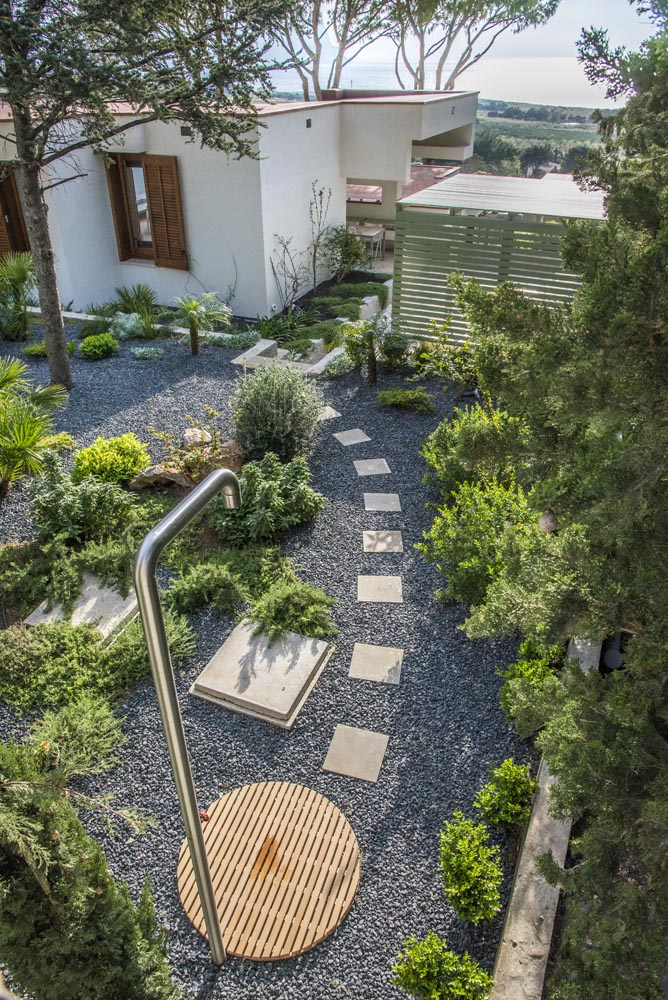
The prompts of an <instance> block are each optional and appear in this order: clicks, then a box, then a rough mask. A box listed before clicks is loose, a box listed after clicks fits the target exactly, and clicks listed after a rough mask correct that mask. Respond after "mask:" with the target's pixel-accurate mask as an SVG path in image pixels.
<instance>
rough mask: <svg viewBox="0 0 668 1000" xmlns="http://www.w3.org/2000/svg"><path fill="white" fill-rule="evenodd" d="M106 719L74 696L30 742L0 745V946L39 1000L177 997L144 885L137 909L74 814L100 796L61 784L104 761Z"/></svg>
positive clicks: (108, 732) (108, 735)
mask: <svg viewBox="0 0 668 1000" xmlns="http://www.w3.org/2000/svg"><path fill="white" fill-rule="evenodd" d="M77 716H78V719H79V724H77ZM98 727H101V729H102V731H103V733H104V739H101V738H100V735H101V734H100V732H99V728H98ZM112 727H113V719H110V718H109V714H108V713H106V714H104V713H103V714H101V713H100V710H99V709H97V710H95V711H93V710H92V709H91V706H90V703H88V705H87V704H85V703H80V704H79V706H78V711H77V712H76V713H74V712H70V713H69V718H67V719H65V718H64V717H61V718H60V719H59V718H57V717H53V716H52V717H50V718H48V719H46V720H45V722H44V723H43V724H42V728H41V732H40V729H39V728H38V730H37V731H36V732H35V733H34V735H33V739H32V741H31V742H30V743H27V744H24V745H21V744H16V743H11V744H9V745H3V744H0V773H1V774H2V776H3V783H2V788H1V789H0V816H1V819H0V848H1V849H0V894H1V896H2V906H1V907H0V953H1V954H2V958H3V962H4V963H6V965H7V968H8V970H9V972H10V974H11V975H12V977H13V979H14V980H15V981H16V983H17V986H18V988H19V989H20V990H21V991H22V992H23V991H29V992H30V993H31V994H32V995H34V996H36V997H39V998H40V1000H91V998H92V997H95V998H96V1000H117V998H119V997H123V998H124V1000H176V998H177V994H176V991H175V990H174V987H173V986H172V983H171V981H170V973H169V966H168V964H167V960H166V957H165V948H166V936H165V933H164V932H163V931H162V930H160V929H159V928H158V926H157V924H156V920H155V912H154V909H153V903H152V900H151V892H150V884H149V883H146V884H145V885H144V888H143V891H142V895H141V900H140V902H139V905H138V906H136V907H135V906H134V905H133V903H132V901H131V899H130V896H129V894H128V890H127V886H126V885H125V884H124V883H120V884H117V883H116V882H115V881H114V879H113V878H112V876H111V873H110V871H109V867H108V863H107V860H106V859H105V857H104V854H103V853H102V851H101V850H100V847H99V846H98V845H97V844H96V843H95V841H94V840H93V839H92V838H91V837H89V836H88V834H87V833H86V832H85V830H84V828H83V826H82V825H81V822H80V821H79V819H78V816H77V812H76V809H75V805H77V806H79V807H87V808H91V807H92V806H95V805H97V807H98V808H103V803H95V801H94V800H91V799H89V798H88V797H85V796H83V795H81V794H80V793H78V792H76V791H75V790H73V789H70V788H68V787H67V782H68V780H69V779H70V778H71V777H72V776H73V775H74V774H81V775H86V774H95V773H98V772H99V771H100V770H101V769H104V767H106V766H107V762H108V761H107V757H108V750H109V747H108V743H109V740H112V742H113V731H112ZM91 737H92V739H91ZM105 744H106V745H105Z"/></svg>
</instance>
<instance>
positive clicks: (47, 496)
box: [31, 451, 136, 543]
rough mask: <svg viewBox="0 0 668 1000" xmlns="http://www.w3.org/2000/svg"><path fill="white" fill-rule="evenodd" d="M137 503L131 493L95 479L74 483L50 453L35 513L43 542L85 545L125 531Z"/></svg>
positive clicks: (38, 484)
mask: <svg viewBox="0 0 668 1000" xmlns="http://www.w3.org/2000/svg"><path fill="white" fill-rule="evenodd" d="M135 503H136V498H135V497H134V496H133V495H132V494H131V493H127V492H126V491H125V490H122V489H121V488H120V487H119V486H116V485H115V484H114V483H108V482H103V481H102V480H100V479H97V478H96V477H94V476H85V477H84V478H83V479H82V480H80V482H78V483H74V482H73V481H72V476H71V475H69V474H68V473H66V472H64V471H63V469H62V466H61V464H60V462H59V460H58V457H57V455H56V453H55V452H53V451H50V452H47V453H46V455H45V456H44V470H43V474H42V477H41V478H40V479H39V480H38V481H37V482H36V483H35V485H34V487H33V490H32V503H31V513H32V516H33V520H34V521H35V524H36V525H37V536H38V538H39V539H40V541H48V540H49V539H52V538H55V537H56V535H59V536H60V537H61V538H62V539H63V540H65V541H68V542H70V543H71V542H82V541H87V540H88V539H90V538H107V537H108V536H109V535H113V534H115V533H116V532H119V531H121V530H122V529H123V527H124V526H125V525H126V523H127V520H128V516H129V514H130V511H131V510H132V508H133V507H134V505H135Z"/></svg>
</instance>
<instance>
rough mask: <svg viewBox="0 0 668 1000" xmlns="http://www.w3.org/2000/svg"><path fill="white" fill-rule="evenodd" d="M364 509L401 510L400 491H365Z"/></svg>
mask: <svg viewBox="0 0 668 1000" xmlns="http://www.w3.org/2000/svg"><path fill="white" fill-rule="evenodd" d="M364 509H365V510H381V511H397V510H401V500H400V499H399V494H398V493H365V494H364Z"/></svg>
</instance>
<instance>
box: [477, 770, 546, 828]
mask: <svg viewBox="0 0 668 1000" xmlns="http://www.w3.org/2000/svg"><path fill="white" fill-rule="evenodd" d="M537 789H538V783H537V782H536V781H534V779H533V778H532V777H531V772H530V768H529V765H528V764H516V763H515V762H514V761H513V758H512V757H509V758H507V759H506V760H504V761H503V763H502V764H500V765H499V767H493V768H490V780H489V781H488V782H487V783H486V784H485V785H483V786H482V788H481V789H480V791H479V792H478V794H477V795H476V797H475V799H474V801H473V805H474V806H475V807H476V809H477V810H478V812H479V813H480V815H481V816H482V818H483V819H484V820H485V822H486V823H491V824H492V825H493V826H500V827H514V826H524V824H525V823H526V822H527V821H528V819H529V816H530V815H531V803H532V801H533V796H534V794H535V793H536V791H537Z"/></svg>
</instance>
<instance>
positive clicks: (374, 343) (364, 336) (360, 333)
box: [343, 316, 387, 385]
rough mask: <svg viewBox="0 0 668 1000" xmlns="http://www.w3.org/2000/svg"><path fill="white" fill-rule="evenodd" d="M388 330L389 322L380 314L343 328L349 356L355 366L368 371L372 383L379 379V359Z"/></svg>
mask: <svg viewBox="0 0 668 1000" xmlns="http://www.w3.org/2000/svg"><path fill="white" fill-rule="evenodd" d="M386 332H387V322H386V321H385V320H382V319H381V318H380V317H379V316H374V317H373V319H370V320H366V321H365V322H364V323H358V324H357V326H352V325H351V326H346V327H344V329H343V336H344V340H343V348H344V350H345V352H346V355H347V357H348V358H349V360H350V361H351V362H352V364H353V366H354V367H355V368H360V369H364V370H365V371H366V377H367V381H368V382H369V383H370V384H372V385H373V384H375V383H376V382H377V381H378V365H377V359H378V355H379V353H380V344H381V341H382V339H383V338H384V336H385V334H386Z"/></svg>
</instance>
